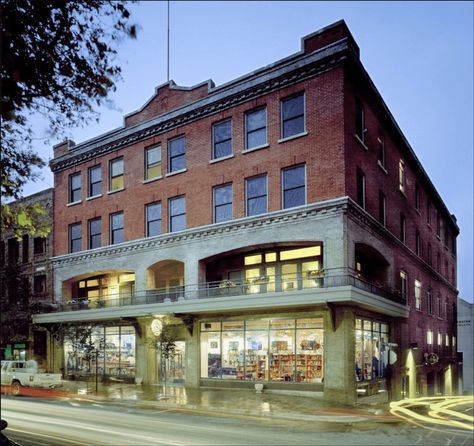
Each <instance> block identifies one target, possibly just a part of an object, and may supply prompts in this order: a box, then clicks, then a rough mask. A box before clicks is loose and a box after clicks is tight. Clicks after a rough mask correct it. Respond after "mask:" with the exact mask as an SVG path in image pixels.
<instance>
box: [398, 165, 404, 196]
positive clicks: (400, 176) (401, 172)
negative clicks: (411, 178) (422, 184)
mask: <svg viewBox="0 0 474 446" xmlns="http://www.w3.org/2000/svg"><path fill="white" fill-rule="evenodd" d="M398 188H399V189H400V191H401V192H403V193H405V188H406V178H405V163H404V162H403V160H400V161H399V162H398Z"/></svg>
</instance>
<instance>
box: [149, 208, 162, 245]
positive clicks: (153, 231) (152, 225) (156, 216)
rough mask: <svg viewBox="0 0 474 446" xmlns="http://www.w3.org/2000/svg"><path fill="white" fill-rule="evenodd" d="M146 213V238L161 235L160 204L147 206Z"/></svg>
mask: <svg viewBox="0 0 474 446" xmlns="http://www.w3.org/2000/svg"><path fill="white" fill-rule="evenodd" d="M145 212H146V216H145V218H146V236H147V237H153V236H154V235H160V234H161V203H151V204H147V205H146V207H145Z"/></svg>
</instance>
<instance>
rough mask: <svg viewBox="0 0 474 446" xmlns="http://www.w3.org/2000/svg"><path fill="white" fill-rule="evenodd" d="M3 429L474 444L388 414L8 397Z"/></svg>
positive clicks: (47, 438)
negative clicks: (322, 414) (316, 418)
mask: <svg viewBox="0 0 474 446" xmlns="http://www.w3.org/2000/svg"><path fill="white" fill-rule="evenodd" d="M2 419H6V420H7V422H8V428H7V429H6V430H5V431H4V433H5V434H6V435H7V436H9V438H11V439H13V440H14V441H16V442H18V443H19V444H21V445H23V446H42V445H45V446H46V445H48V446H56V445H57V446H60V445H61V446H63V445H175V446H181V445H182V446H185V445H272V446H277V445H348V444H351V445H367V444H372V445H392V446H393V445H414V444H418V445H472V438H473V437H472V432H471V433H469V432H465V431H459V430H455V429H447V430H446V429H445V430H440V429H431V428H425V427H420V426H415V425H413V424H412V423H410V422H408V421H403V420H400V421H399V422H398V421H397V420H396V419H394V418H387V419H384V418H381V419H380V421H378V422H375V421H366V422H359V423H339V422H332V423H329V422H311V421H307V420H305V421H295V420H282V419H264V418H257V417H248V416H242V415H239V416H233V415H232V414H222V415H221V416H219V415H212V416H208V415H196V414H193V412H192V411H189V410H179V409H173V410H166V409H165V410H162V409H161V410H155V409H147V408H138V407H136V406H135V405H133V404H131V403H127V404H120V403H117V404H116V403H110V402H107V403H96V402H87V401H74V400H69V401H67V400H62V401H61V400H46V399H32V398H28V397H19V398H14V397H2Z"/></svg>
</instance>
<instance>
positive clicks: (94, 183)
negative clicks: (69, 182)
mask: <svg viewBox="0 0 474 446" xmlns="http://www.w3.org/2000/svg"><path fill="white" fill-rule="evenodd" d="M101 193H102V170H101V168H100V165H99V166H94V167H91V168H90V169H89V192H88V195H89V197H96V196H97V195H100V194H101Z"/></svg>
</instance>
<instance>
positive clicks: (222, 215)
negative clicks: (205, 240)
mask: <svg viewBox="0 0 474 446" xmlns="http://www.w3.org/2000/svg"><path fill="white" fill-rule="evenodd" d="M213 199H214V223H220V222H221V221H227V220H232V184H224V185H223V186H216V187H214V189H213Z"/></svg>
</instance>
